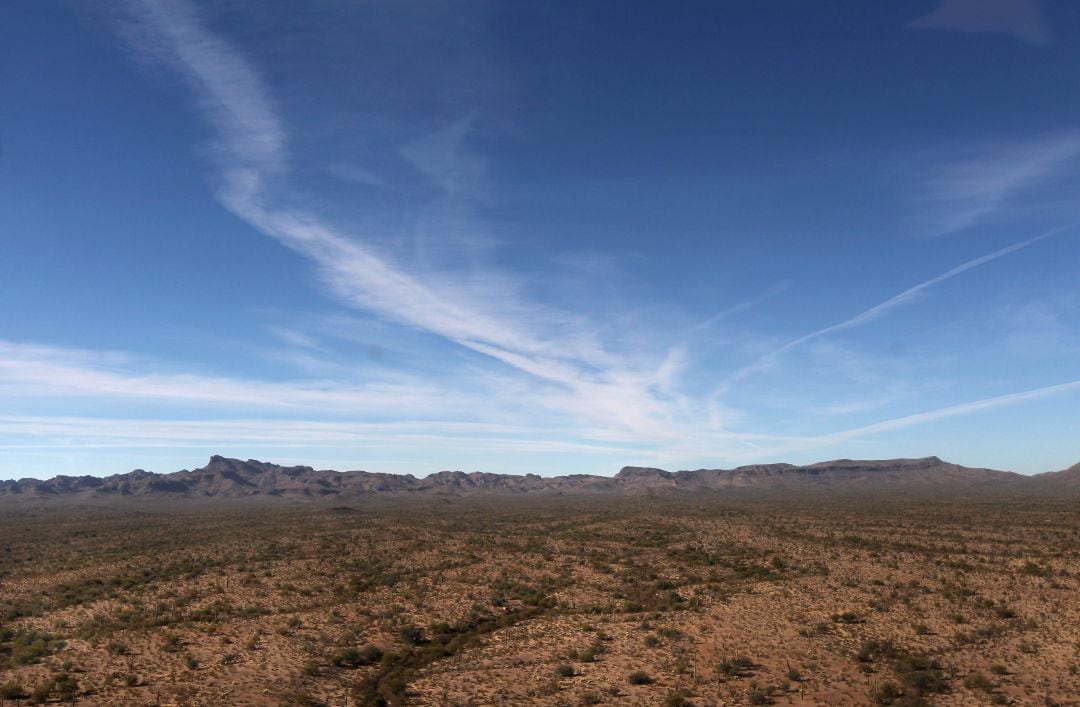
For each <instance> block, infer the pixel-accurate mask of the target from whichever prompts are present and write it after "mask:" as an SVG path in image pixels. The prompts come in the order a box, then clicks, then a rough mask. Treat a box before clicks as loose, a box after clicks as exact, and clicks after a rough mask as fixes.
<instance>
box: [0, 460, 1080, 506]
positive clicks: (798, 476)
mask: <svg viewBox="0 0 1080 707" xmlns="http://www.w3.org/2000/svg"><path fill="white" fill-rule="evenodd" d="M587 494H593V495H604V494H608V495H632V496H648V495H679V494H722V495H733V496H735V495H742V496H745V495H770V494H788V495H792V494H798V495H802V496H806V495H814V496H819V495H822V494H825V495H830V496H833V495H835V496H852V495H858V496H867V495H881V494H903V495H905V496H912V497H932V498H965V497H971V498H975V497H984V496H987V495H999V494H1005V495H1016V496H1030V495H1035V496H1051V495H1052V496H1061V495H1065V496H1073V495H1075V496H1078V497H1080V464H1077V465H1075V466H1073V467H1071V468H1069V469H1065V470H1064V471H1057V472H1047V473H1044V474H1037V475H1035V476H1024V475H1021V474H1015V473H1012V472H1008V471H995V470H993V469H973V468H969V467H964V466H960V465H958V464H950V463H948V462H944V461H942V460H941V459H938V458H937V457H925V458H922V459H887V460H879V461H852V460H850V459H840V460H836V461H829V462H821V463H818V464H810V465H808V466H795V465H792V464H755V465H751V466H741V467H738V468H735V469H697V470H693V471H674V472H672V471H665V470H663V469H653V468H648V467H634V466H628V467H623V469H622V470H621V471H619V473H617V474H616V475H615V476H610V477H609V476H593V475H588V474H572V475H569V476H550V477H542V476H537V475H536V474H525V475H524V476H521V475H515V474H486V473H481V472H474V473H464V472H461V471H440V472H438V473H435V474H431V475H429V476H426V477H424V478H417V477H415V476H412V475H411V474H406V475H399V474H381V473H372V472H367V471H341V472H339V471H330V470H317V469H313V468H311V467H309V466H279V465H277V464H271V463H268V462H261V461H256V460H254V459H249V460H247V461H242V460H240V459H228V458H226V457H221V456H213V457H211V458H210V462H209V463H208V464H207V465H206V466H204V467H203V468H201V469H195V470H192V471H187V470H184V471H177V472H174V473H171V474H157V473H154V472H149V471H144V470H142V469H136V470H135V471H132V472H129V473H127V474H116V475H114V476H106V477H96V476H77V477H75V476H57V477H55V478H52V479H49V480H39V479H20V480H18V481H14V480H11V481H0V500H6V501H12V500H16V499H26V500H33V499H37V500H46V499H57V500H64V499H68V500H87V501H90V500H108V499H124V498H148V499H149V498H160V499H221V500H229V499H252V500H257V499H274V498H279V499H297V500H301V499H335V498H345V499H347V498H362V497H370V496H375V495H386V496H397V497H408V496H430V497H464V496H478V495H518V496H521V495H533V496H538V497H542V496H560V495H563V496H566V495H587Z"/></svg>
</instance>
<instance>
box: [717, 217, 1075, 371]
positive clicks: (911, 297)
mask: <svg viewBox="0 0 1080 707" xmlns="http://www.w3.org/2000/svg"><path fill="white" fill-rule="evenodd" d="M1077 226H1080V223H1071V224H1066V225H1064V226H1058V227H1056V228H1052V229H1050V230H1049V231H1045V232H1043V233H1040V234H1039V235H1037V236H1035V237H1033V238H1029V239H1027V240H1024V241H1020V242H1018V243H1013V244H1012V245H1009V246H1006V247H1004V248H999V249H998V250H995V251H993V252H992V253H987V254H986V255H981V256H979V257H978V258H972V259H971V260H968V261H966V262H963V263H961V264H960V265H957V266H956V267H954V268H950V269H949V270H946V271H945V272H943V273H941V274H940V275H937V276H936V277H932V278H930V279H929V280H924V281H923V282H920V283H919V284H917V285H913V286H912V287H909V288H908V289H906V290H904V291H903V292H901V293H899V294H897V295H893V296H892V297H890V298H888V299H887V300H884V301H883V302H879V303H878V304H875V305H874V306H873V307H870V308H868V309H864V310H863V311H862V312H859V313H858V314H856V315H855V316H853V317H850V318H848V319H845V320H843V321H841V322H837V323H836V324H830V325H829V326H826V327H822V328H821V329H818V330H816V331H812V332H810V333H809V334H804V335H802V336H800V337H797V338H795V339H792V340H791V341H788V342H787V343H786V344H784V345H782V346H780V347H778V348H775V349H773V350H771V351H769V352H768V353H766V354H763V355H761V356H759V357H758V358H757V359H756V360H754V361H753V362H752V363H750V364H748V365H746V366H743V367H742V368H740V369H739V370H737V371H735V373H734V374H732V375H731V376H730V377H729V378H728V379H727V380H726V381H725V382H724V384H723V385H722V386H721V389H720V392H723V391H724V390H726V389H727V387H728V386H730V385H731V384H733V383H735V382H737V381H739V380H742V379H743V378H746V377H748V376H750V375H753V374H754V373H759V372H761V371H764V370H767V369H768V368H770V367H771V366H773V365H774V364H775V363H776V362H777V361H778V360H779V359H780V358H781V357H782V356H783V355H784V354H786V353H787V352H789V351H791V350H793V349H796V348H798V347H800V346H802V345H803V344H806V343H809V342H811V341H814V340H815V339H820V338H821V337H823V336H828V335H829V334H835V333H837V332H841V331H844V330H847V329H853V328H855V327H859V326H862V325H864V324H869V323H870V322H873V321H876V320H878V319H880V318H881V317H883V316H885V315H886V314H888V313H889V312H890V311H892V310H894V309H896V308H897V307H902V306H904V305H907V304H911V303H913V302H915V301H916V300H918V298H919V297H921V296H922V295H923V294H924V293H925V292H927V291H928V290H929V289H930V288H932V287H934V286H936V285H940V284H941V283H943V282H945V281H947V280H951V279H952V278H954V277H956V276H957V275H961V274H963V273H965V272H967V271H969V270H972V269H974V268H977V267H979V266H981V265H985V264H987V263H991V262H993V261H995V260H998V259H1000V258H1003V257H1005V256H1006V255H1009V254H1011V253H1015V252H1017V251H1019V250H1023V249H1024V248H1028V247H1030V246H1033V245H1035V244H1036V243H1040V242H1042V241H1045V240H1047V239H1048V238H1053V237H1054V236H1057V235H1059V234H1062V233H1065V232H1067V231H1069V230H1071V229H1074V228H1076V227H1077Z"/></svg>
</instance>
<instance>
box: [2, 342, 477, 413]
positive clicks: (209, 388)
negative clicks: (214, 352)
mask: <svg viewBox="0 0 1080 707" xmlns="http://www.w3.org/2000/svg"><path fill="white" fill-rule="evenodd" d="M136 365H139V364H138V363H137V362H135V361H133V360H130V359H129V360H122V359H120V357H118V356H117V355H116V354H112V355H110V356H108V357H107V358H106V361H105V362H104V363H100V362H98V361H97V360H95V356H94V352H87V351H73V350H69V349H59V348H53V347H45V346H35V345H28V344H16V343H12V342H6V341H2V340H0V392H2V393H3V394H4V395H6V396H9V397H15V396H26V397H69V396H81V397H88V398H96V399H108V398H112V399H127V400H139V399H144V400H159V401H166V402H169V403H176V404H181V403H194V404H208V405H216V406H229V407H257V408H261V409H271V410H282V409H311V410H320V411H323V412H327V413H342V412H349V413H353V414H356V413H359V412H362V411H373V412H374V411H378V412H391V411H392V412H396V413H398V414H402V415H404V414H408V415H415V414H417V413H419V412H421V411H433V410H440V409H444V408H446V407H447V406H448V404H454V403H457V404H465V403H466V402H467V401H470V400H472V397H471V396H464V395H452V394H451V392H450V391H448V390H446V389H444V388H441V387H437V386H435V385H432V384H423V383H420V382H418V381H414V380H409V379H405V378H401V379H399V380H385V381H374V382H370V383H365V384H363V385H358V384H343V383H342V382H341V381H340V380H335V381H290V382H271V381H265V380H254V379H238V378H227V377H220V376H203V375H192V374H186V373H183V374H160V373H141V372H131V371H128V370H126V369H127V367H130V366H136ZM451 399H453V403H451V402H450V401H451Z"/></svg>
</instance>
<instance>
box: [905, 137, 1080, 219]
mask: <svg viewBox="0 0 1080 707" xmlns="http://www.w3.org/2000/svg"><path fill="white" fill-rule="evenodd" d="M1078 157H1080V134H1078V133H1076V132H1066V133H1059V134H1053V135H1048V136H1043V137H1040V138H1038V139H1035V140H1029V141H1025V142H1019V143H1012V144H1007V145H1005V146H1004V147H1001V146H998V147H995V149H992V150H987V151H984V152H983V153H982V154H980V155H978V156H976V157H972V158H968V159H963V160H958V161H955V162H953V163H951V164H948V165H946V166H945V167H944V168H943V169H941V170H940V171H939V172H938V173H937V175H935V176H934V177H933V178H932V179H930V180H929V181H928V183H927V185H926V186H927V190H928V201H929V204H930V206H931V208H932V209H933V210H934V211H935V212H936V213H935V218H936V219H937V223H936V225H935V226H933V227H932V228H931V230H930V235H932V236H940V235H944V234H948V233H953V232H955V231H961V230H963V229H966V228H969V227H971V226H974V225H976V224H978V223H981V222H984V221H986V220H987V218H989V217H991V216H993V215H994V214H995V213H997V212H999V211H1001V210H1002V209H1003V208H1004V207H1005V206H1006V204H1007V203H1008V202H1009V200H1010V199H1012V198H1013V197H1014V196H1016V195H1017V194H1020V193H1021V192H1024V190H1025V189H1028V188H1032V187H1034V186H1035V185H1037V184H1038V183H1040V182H1042V181H1044V180H1047V179H1049V178H1050V177H1052V176H1053V175H1055V174H1056V173H1059V172H1060V171H1061V170H1062V169H1063V168H1065V167H1066V165H1068V164H1069V163H1070V162H1073V161H1075V160H1076V159H1077V158H1078Z"/></svg>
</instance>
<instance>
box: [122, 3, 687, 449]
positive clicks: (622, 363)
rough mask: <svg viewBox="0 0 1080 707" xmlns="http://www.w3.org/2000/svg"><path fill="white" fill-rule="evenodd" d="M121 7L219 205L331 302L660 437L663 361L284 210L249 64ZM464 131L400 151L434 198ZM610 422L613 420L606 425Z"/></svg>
mask: <svg viewBox="0 0 1080 707" xmlns="http://www.w3.org/2000/svg"><path fill="white" fill-rule="evenodd" d="M126 7H127V8H128V9H129V12H130V18H131V19H132V20H133V22H131V23H129V24H126V25H125V29H124V35H125V37H127V38H128V40H129V41H130V43H131V45H132V46H133V47H134V48H135V49H136V50H137V51H138V52H140V53H141V54H143V55H144V56H145V57H149V58H152V59H155V60H157V61H160V62H162V63H164V64H165V65H167V66H168V67H170V68H171V69H173V70H174V71H175V72H177V73H178V74H179V75H180V76H182V77H183V78H184V79H185V81H186V83H187V84H188V85H189V86H190V88H191V89H192V93H193V95H194V97H195V100H196V103H197V105H198V106H199V108H200V109H201V111H202V113H203V115H204V117H205V119H206V121H207V122H208V124H209V125H210V126H212V128H213V130H214V135H215V138H214V140H213V144H214V146H215V148H216V149H215V159H216V162H217V164H218V166H219V169H220V174H219V177H220V179H219V185H218V189H217V197H218V199H219V200H220V201H221V203H222V204H223V205H224V206H225V207H226V208H227V209H229V210H230V211H231V212H232V213H234V214H235V215H237V216H239V217H240V218H242V219H243V220H244V221H246V222H247V223H249V224H250V225H251V226H253V227H254V228H255V229H257V230H258V231H260V232H262V233H264V234H266V235H268V236H271V237H273V238H275V239H277V240H278V241H280V242H281V243H283V244H285V245H286V246H288V247H289V248H291V249H293V250H295V251H296V252H298V253H300V254H302V255H303V256H305V257H306V258H307V259H309V260H310V261H311V262H312V263H313V264H314V265H315V266H316V268H317V271H318V274H319V277H320V279H321V280H322V281H323V283H324V284H325V285H326V286H327V288H328V289H329V291H330V292H331V293H333V295H334V296H335V297H336V298H337V299H338V300H339V301H341V302H342V303H344V304H346V305H348V306H350V307H353V308H356V309H358V310H361V311H367V312H373V313H375V314H377V315H379V316H381V317H383V318H386V319H388V320H391V321H395V322H398V323H400V324H403V325H405V326H409V327H415V328H417V329H420V330H423V331H426V332H430V333H432V334H435V335H437V336H441V337H443V338H445V339H447V340H449V341H451V342H453V343H455V344H457V345H459V346H461V347H464V348H467V349H470V350H472V351H475V352H477V353H480V354H483V355H486V356H489V357H491V358H492V359H494V360H496V361H499V362H501V363H502V364H505V365H507V366H510V367H513V368H514V369H516V370H517V371H519V372H521V373H524V374H526V375H528V376H532V377H534V378H537V379H539V380H541V381H543V382H544V383H546V384H548V385H550V386H555V387H557V388H561V389H562V391H563V392H561V393H560V392H558V391H555V392H552V393H551V394H547V393H545V394H543V395H540V396H539V397H538V399H539V400H540V401H542V402H546V403H549V404H552V405H554V406H555V407H556V408H557V409H559V410H562V411H563V412H566V411H568V410H570V409H572V411H574V412H576V413H578V414H581V415H582V416H584V417H586V418H589V419H593V420H600V419H608V420H609V422H610V423H611V424H615V425H622V426H629V427H628V428H627V429H629V430H633V431H637V432H639V433H646V432H647V433H649V434H653V433H654V432H655V430H656V429H657V428H658V427H662V426H664V425H666V424H667V423H666V418H667V417H670V416H669V415H666V414H665V413H666V412H669V410H668V408H667V402H666V401H665V400H663V399H661V398H659V397H656V396H654V395H653V394H652V393H651V392H650V387H651V386H652V384H653V383H654V382H655V377H656V373H657V372H656V370H655V366H657V365H661V361H662V358H661V359H660V360H657V361H655V362H652V363H651V364H650V362H648V361H647V360H646V361H642V360H629V359H627V358H626V357H624V356H617V355H615V354H613V353H611V352H610V351H608V350H607V349H606V348H605V347H604V346H603V345H602V344H601V343H599V342H598V341H597V338H596V335H595V333H594V332H595V331H596V330H597V327H596V326H595V325H594V324H593V323H591V322H588V321H586V320H584V319H583V318H582V317H581V316H579V315H576V314H572V313H568V312H564V311H559V310H555V309H553V308H551V307H548V306H544V305H540V304H537V303H536V302H533V301H530V300H529V299H528V298H527V297H525V296H524V294H523V292H522V288H521V286H520V285H519V284H518V283H517V282H515V280H514V279H513V278H512V277H510V276H508V275H507V274H506V273H503V272H499V271H496V270H494V269H490V268H487V269H483V270H481V271H462V270H439V269H423V270H419V271H418V270H417V269H415V268H410V267H406V266H404V265H403V264H402V263H401V262H400V261H399V260H398V259H397V258H395V257H394V256H393V255H392V254H391V253H388V252H386V251H385V250H382V249H379V248H378V247H376V245H375V242H376V241H377V240H379V239H377V238H365V236H364V234H357V233H346V232H344V231H342V230H341V229H339V228H337V227H336V226H334V225H333V224H331V223H329V222H328V221H327V220H326V219H324V218H322V217H320V216H319V215H318V214H315V213H312V212H310V211H307V210H304V209H302V208H298V207H295V206H292V205H291V204H290V203H289V199H288V198H287V196H286V195H284V192H283V191H282V190H281V189H280V188H277V186H276V184H277V183H279V182H281V181H287V178H288V149H287V137H286V136H287V130H286V128H285V127H284V124H283V121H282V120H281V118H280V116H279V114H278V112H277V110H276V109H275V107H274V104H273V100H272V99H271V97H270V96H269V94H268V92H267V91H266V89H265V86H264V85H263V83H262V81H261V79H260V77H259V75H258V72H257V71H256V70H255V68H254V67H253V66H252V65H251V63H250V62H249V61H248V60H247V59H246V58H245V57H244V56H243V55H242V54H241V53H240V52H238V51H237V50H235V49H234V48H233V47H231V46H230V45H229V44H228V43H226V42H224V41H223V40H221V39H220V38H219V37H217V36H216V35H215V34H214V33H212V32H211V31H210V30H209V29H207V27H206V26H205V24H204V22H203V21H202V19H201V18H200V16H199V14H198V12H197V10H196V9H195V8H194V7H193V6H192V5H190V4H189V3H187V2H184V1H183V0H164V1H162V2H139V1H135V0H132V1H131V2H128V3H127V4H126ZM471 124H472V118H466V119H462V120H461V121H458V122H456V123H454V124H452V125H451V126H449V127H447V128H446V129H444V130H442V131H439V132H437V133H435V134H433V135H430V136H426V137H421V138H418V139H417V140H415V141H414V142H412V143H410V144H408V145H406V146H405V147H404V148H403V154H404V155H405V156H406V158H407V159H408V160H409V161H410V162H412V163H413V164H414V166H415V167H416V168H417V169H418V170H420V171H421V172H422V173H423V174H425V175H427V176H428V177H429V178H430V179H431V180H432V182H433V183H434V184H435V185H436V186H437V187H438V188H439V189H441V190H442V192H443V193H444V194H450V195H453V194H459V193H463V192H466V193H467V192H468V191H469V190H470V189H471V188H472V187H473V186H475V184H476V183H477V181H476V180H477V178H478V176H477V175H478V174H479V173H480V172H481V171H482V168H481V166H479V165H478V163H477V161H476V160H475V159H474V158H473V157H472V156H471V155H469V154H467V153H465V152H464V151H463V149H462V144H463V141H464V139H465V135H466V134H467V132H468V130H469V129H470V126H471ZM380 235H381V234H380ZM650 367H652V369H651V370H650ZM663 375H665V376H670V375H671V371H670V370H666V371H665V372H664V373H663ZM567 393H569V395H568V394H567ZM627 401H633V404H637V411H636V412H633V413H630V412H629V411H628V410H627V408H628V406H627V404H626V402H627ZM612 412H619V413H620V414H618V415H615V416H614V417H612V416H611V413H612Z"/></svg>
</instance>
